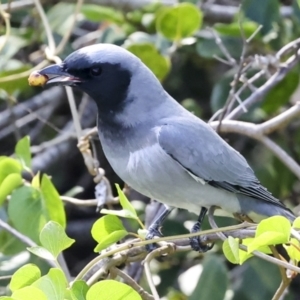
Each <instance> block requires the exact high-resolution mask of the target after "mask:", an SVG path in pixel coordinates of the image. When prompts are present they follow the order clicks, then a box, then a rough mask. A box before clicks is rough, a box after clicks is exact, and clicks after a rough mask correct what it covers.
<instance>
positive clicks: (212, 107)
mask: <svg viewBox="0 0 300 300" xmlns="http://www.w3.org/2000/svg"><path fill="white" fill-rule="evenodd" d="M178 2H184V3H185V6H181V9H183V11H182V12H180V13H179V12H178V11H176V10H174V5H176V4H177V3H178ZM170 9H173V10H170ZM42 12H45V15H43V14H42ZM178 15H179V16H180V17H178ZM43 18H44V20H43ZM45 19H46V23H45ZM178 19H180V20H181V22H182V24H184V25H182V26H181V27H180V29H179V30H178V27H176V24H175V23H174V22H175V21H176V20H178ZM47 20H48V21H47ZM174 20H175V21H174ZM259 25H262V28H261V30H259V31H258V32H256V31H257V30H258V27H259ZM255 32H256V34H255V36H254V37H253V38H252V39H251V42H250V43H249V44H248V45H247V47H246V51H245V53H244V59H245V62H247V60H249V59H250V60H252V61H253V64H252V67H251V69H250V70H249V71H248V72H249V74H248V75H249V76H250V75H251V74H252V75H254V74H256V73H257V72H259V70H262V69H264V68H266V69H267V70H268V72H266V73H267V75H269V76H271V75H272V74H273V73H274V72H275V70H276V68H277V66H278V63H280V62H278V61H277V60H276V57H275V54H276V52H277V51H279V50H280V49H281V48H282V47H284V46H285V45H286V44H288V43H289V42H291V41H293V40H295V39H297V38H298V37H299V33H300V10H299V6H298V3H297V1H292V0H281V1H279V0H245V1H242V3H240V1H237V0H215V1H212V0H207V1H205V0H202V1H196V0H195V1H193V0H191V1H176V0H161V1H150V0H140V1H138V0H119V1H115V0H86V1H85V2H84V3H83V1H82V0H78V1H77V2H75V1H71V0H70V1H47V0H41V1H40V0H19V1H11V2H9V1H3V2H2V4H1V9H0V35H1V36H0V154H1V155H11V154H12V153H13V152H14V147H15V144H16V142H17V141H18V140H19V139H20V138H21V137H23V136H25V135H29V136H30V138H31V145H32V148H31V150H32V153H33V154H34V158H33V161H32V169H33V171H34V172H35V173H36V172H37V171H41V172H43V173H46V174H48V175H51V176H52V180H53V182H54V184H55V186H56V188H57V189H58V191H59V193H60V194H61V195H72V196H76V198H80V199H94V198H95V196H94V187H95V184H94V182H93V178H92V177H91V175H90V174H89V173H88V171H87V169H86V167H85V165H84V162H83V159H82V155H81V153H80V152H79V150H78V148H77V147H76V144H77V139H76V134H75V130H74V126H73V120H72V115H71V113H70V108H69V104H68V101H67V97H66V93H65V90H64V89H62V88H60V87H51V88H45V89H41V88H38V87H37V88H33V87H30V86H28V83H27V77H28V75H29V74H30V72H31V71H32V69H33V68H35V67H36V68H41V67H42V66H45V65H47V64H50V63H51V62H52V63H53V61H55V59H56V56H59V57H60V58H61V59H64V57H66V56H67V55H68V54H69V53H71V52H72V51H74V50H76V49H78V48H80V47H83V46H86V45H91V44H95V43H112V44H116V45H120V46H124V47H126V48H127V49H128V50H130V51H132V52H133V53H134V54H136V55H137V56H139V57H140V58H141V59H142V60H143V61H144V63H146V64H147V65H148V66H149V67H150V68H151V69H152V70H153V72H154V73H155V74H156V76H157V77H158V78H159V79H160V80H161V82H162V84H163V86H164V87H165V89H166V90H167V91H168V93H170V94H171V95H172V96H173V97H174V98H175V99H176V100H178V101H179V102H180V103H181V104H182V105H183V106H185V107H186V108H187V109H189V110H191V111H193V112H194V113H195V114H196V115H197V116H199V117H201V118H202V119H204V120H206V121H208V120H209V119H210V118H211V117H212V116H213V115H214V114H215V113H216V112H218V110H219V109H221V108H222V107H224V105H225V103H226V100H227V98H228V94H229V92H230V89H231V87H232V86H231V83H232V82H233V80H234V76H235V74H236V73H237V70H238V63H235V64H234V63H232V64H228V63H224V62H222V61H221V60H220V59H217V58H216V57H219V58H223V59H226V60H227V61H228V57H226V55H225V54H224V51H222V47H226V49H227V51H228V53H229V54H230V57H231V59H232V61H234V60H235V61H236V62H239V60H240V58H241V55H242V53H243V49H245V38H248V37H250V36H251V35H252V34H254V33H255ZM49 36H50V37H51V36H52V37H53V41H51V38H50V39H49ZM243 37H244V38H243ZM219 39H220V40H221V41H222V44H221V46H220V44H218V41H219ZM297 47H298V46H297ZM297 49H298V48H297ZM297 49H295V50H297ZM51 60H52V61H51ZM267 79H268V76H265V77H263V78H261V79H260V80H259V81H258V82H256V83H255V85H256V86H260V85H261V84H263V83H264V82H265V81H266V80H267ZM299 92H300V91H299V66H296V67H294V68H293V69H292V70H291V71H290V72H289V73H288V74H287V75H286V77H285V78H284V79H283V80H282V81H281V82H280V83H279V84H278V85H277V86H276V87H274V88H273V89H272V90H271V91H269V92H268V94H267V95H266V96H265V97H264V100H263V101H262V102H260V103H259V104H257V105H255V106H253V107H251V109H250V110H249V111H248V112H247V113H246V114H243V115H242V116H241V117H240V119H241V120H245V121H248V122H253V123H262V122H264V121H266V120H268V119H270V118H272V117H274V116H276V115H278V114H280V113H281V112H283V111H285V110H286V109H287V108H289V107H291V106H292V105H293V104H295V103H296V102H297V101H299V100H298V98H299ZM250 94H251V90H250V89H248V91H245V92H243V93H242V94H241V95H240V98H241V99H242V100H243V99H245V98H247V97H248V96H249V95H250ZM75 99H76V104H77V107H78V113H79V116H80V120H81V126H82V128H83V129H85V128H91V127H93V126H95V124H96V114H95V110H96V108H95V104H94V103H93V102H92V101H91V100H90V99H89V98H88V97H87V96H85V95H82V94H81V93H80V92H78V91H76V92H75ZM299 126H300V122H299V120H297V119H295V120H294V121H293V122H291V123H290V124H288V126H286V127H285V128H284V129H281V130H279V131H277V132H276V133H273V134H272V135H271V138H272V140H273V141H275V142H276V143H277V144H278V145H279V146H280V147H282V148H283V149H284V150H285V151H287V152H288V154H289V155H290V156H291V157H292V158H293V159H294V160H295V161H296V162H298V163H299V162H300V147H299V141H300V130H299ZM222 137H223V138H224V139H225V140H226V141H227V142H229V143H230V144H231V145H232V146H233V147H234V148H235V149H237V150H238V151H240V152H241V153H242V154H243V155H244V156H245V157H246V158H247V160H248V162H249V163H250V165H251V166H252V167H253V169H254V170H255V172H256V174H257V175H258V177H259V179H260V180H261V182H262V184H263V185H265V186H266V187H267V188H268V189H269V190H270V191H271V192H272V193H273V194H274V195H275V196H276V197H278V198H279V199H281V200H282V201H283V202H285V204H287V205H288V206H289V207H297V206H298V205H299V195H300V185H299V180H298V178H297V177H296V176H295V175H294V174H293V173H292V172H291V171H290V170H289V169H288V168H287V167H286V166H285V165H284V164H283V163H282V162H281V161H280V160H279V159H278V158H276V157H275V156H274V155H273V154H272V152H270V151H269V150H268V149H267V148H265V147H264V146H263V145H262V144H260V143H258V142H257V141H255V140H251V139H249V138H248V137H245V136H243V135H236V134H226V135H222ZM93 144H94V149H93V150H94V151H95V152H96V154H97V158H98V159H99V162H100V166H101V167H102V168H103V169H104V170H105V171H106V176H107V177H108V179H109V180H110V182H111V183H112V184H113V183H120V184H123V183H122V182H121V181H120V179H119V178H118V177H117V176H116V174H114V172H113V171H112V169H111V168H110V166H109V165H108V163H107V161H106V159H105V157H104V155H103V153H102V150H101V146H100V145H99V142H98V140H97V139H96V138H95V140H93ZM24 176H29V175H28V174H25V175H24ZM29 177H30V176H29ZM27 179H28V178H27ZM130 196H131V199H132V200H133V204H134V206H135V207H136V208H137V209H138V210H139V212H140V214H141V216H142V218H143V215H144V213H145V206H146V204H148V203H149V199H146V198H145V197H143V196H141V195H138V194H137V193H134V191H131V193H130ZM65 209H66V213H67V233H68V235H69V236H70V237H72V238H74V239H76V243H75V244H74V245H73V246H72V247H71V249H69V250H68V251H66V253H65V258H66V261H67V264H68V267H69V269H70V271H71V273H72V274H73V275H75V274H77V273H78V271H80V270H81V268H82V267H83V266H84V265H85V264H87V262H88V261H90V260H91V258H93V257H94V256H95V255H96V254H95V253H94V252H93V248H94V246H95V241H93V239H92V238H91V236H90V229H91V226H92V224H93V222H94V221H95V220H96V219H97V218H99V214H98V213H96V212H95V207H88V206H87V207H82V206H81V207H78V206H75V205H72V204H68V203H67V204H66V205H65ZM296 211H297V208H296ZM0 217H1V218H2V219H4V220H6V219H7V215H6V207H5V205H4V206H3V207H2V208H1V211H0ZM195 220H196V216H195V215H193V214H190V213H188V212H186V211H177V212H174V214H172V215H171V217H170V218H169V220H168V221H167V222H166V223H165V226H164V228H163V233H164V235H172V234H179V233H184V232H187V229H189V228H190V227H191V224H192V223H191V222H194V221H195ZM28 222H30V220H28ZM233 222H235V221H234V220H232V219H230V218H226V217H220V219H219V225H220V226H221V225H228V224H232V223H233ZM127 225H128V226H131V224H127ZM1 236H2V238H1ZM12 239H13V238H12V237H10V238H9V239H8V238H7V236H6V237H5V238H3V234H2V235H1V232H0V251H1V253H2V254H1V255H0V275H7V274H11V273H12V272H13V271H14V270H15V269H16V268H18V267H19V266H20V265H22V264H24V263H25V262H28V261H35V262H36V263H38V264H39V265H40V266H41V267H44V269H46V268H47V265H46V264H44V265H43V262H42V261H38V259H37V258H35V257H31V256H30V255H28V253H27V254H26V253H25V252H24V251H23V250H24V249H25V246H24V245H21V244H20V243H19V244H18V245H17V246H16V243H15V242H12ZM136 270H138V267H136ZM136 270H135V271H136ZM132 272H133V271H132ZM153 273H154V274H155V282H156V283H157V288H158V292H159V294H160V295H161V296H162V297H163V296H164V297H166V299H191V300H196V299H201V300H202V299H203V300H207V299H209V300H218V299H220V300H221V299H228V300H229V299H233V300H240V299H243V300H244V299H245V300H254V299H255V300H266V299H271V298H272V295H273V294H274V292H275V291H276V289H277V287H278V286H279V282H280V273H279V270H278V268H277V267H276V266H274V265H271V264H269V263H267V262H264V261H261V260H258V259H256V258H252V259H250V260H249V261H247V262H246V263H245V264H244V265H242V266H236V265H231V264H230V263H229V262H228V261H226V260H225V258H224V256H223V254H222V250H221V243H220V244H217V245H216V246H215V247H214V249H213V250H212V251H210V252H209V253H206V254H205V255H201V254H198V253H194V252H189V253H177V254H176V255H174V256H171V257H167V258H164V259H161V260H160V261H159V262H157V264H155V266H154V269H153ZM135 276H136V277H135V278H136V279H140V281H141V282H142V284H144V285H145V286H146V283H145V282H144V279H143V276H142V275H140V273H138V272H137V273H136V274H135ZM143 282H144V283H143ZM6 284H7V281H3V280H2V281H0V285H1V286H2V287H3V289H2V292H3V293H5V286H6ZM299 284H300V282H299V278H295V279H294V281H293V283H292V285H291V287H290V289H289V293H288V295H287V296H286V297H285V299H300V296H299V295H300V285H299Z"/></svg>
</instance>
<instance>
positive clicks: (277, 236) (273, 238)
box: [248, 231, 288, 253]
mask: <svg viewBox="0 0 300 300" xmlns="http://www.w3.org/2000/svg"><path fill="white" fill-rule="evenodd" d="M286 242H288V239H287V238H286V235H284V234H283V233H281V232H277V231H268V232H264V233H262V234H260V235H259V236H258V237H255V238H254V239H253V241H252V243H251V244H249V245H248V253H251V252H253V251H254V250H258V249H259V248H260V247H262V246H268V245H277V244H284V243H286Z"/></svg>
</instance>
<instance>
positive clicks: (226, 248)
mask: <svg viewBox="0 0 300 300" xmlns="http://www.w3.org/2000/svg"><path fill="white" fill-rule="evenodd" d="M222 249H223V253H224V255H225V257H226V258H227V259H228V260H229V261H230V262H231V263H233V264H238V263H239V262H240V258H239V239H235V238H233V237H232V236H229V237H228V239H227V240H225V241H224V243H223V245H222Z"/></svg>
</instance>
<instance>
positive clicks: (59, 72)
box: [38, 64, 81, 86]
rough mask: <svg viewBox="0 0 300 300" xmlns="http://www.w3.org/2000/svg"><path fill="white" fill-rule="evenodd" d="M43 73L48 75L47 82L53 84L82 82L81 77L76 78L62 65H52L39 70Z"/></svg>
mask: <svg viewBox="0 0 300 300" xmlns="http://www.w3.org/2000/svg"><path fill="white" fill-rule="evenodd" d="M38 73H39V74H41V75H46V76H47V78H48V80H47V82H46V84H47V85H48V84H52V85H73V86H74V85H77V83H79V82H81V80H80V79H79V78H76V77H74V76H72V75H71V74H69V73H68V72H65V71H64V70H63V68H62V66H61V65H59V64H57V65H51V66H48V67H46V68H44V69H42V70H40V71H38Z"/></svg>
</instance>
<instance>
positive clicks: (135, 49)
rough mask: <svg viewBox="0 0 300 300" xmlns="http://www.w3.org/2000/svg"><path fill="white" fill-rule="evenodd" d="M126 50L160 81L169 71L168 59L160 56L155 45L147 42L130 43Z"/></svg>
mask: <svg viewBox="0 0 300 300" xmlns="http://www.w3.org/2000/svg"><path fill="white" fill-rule="evenodd" d="M126 48H127V50H128V51H130V52H131V53H133V54H134V55H136V56H137V57H139V58H140V59H141V61H142V62H143V63H144V64H145V65H146V66H147V67H148V68H149V69H150V70H151V71H152V72H153V73H154V75H155V76H156V77H157V78H158V79H159V80H160V81H162V80H163V79H164V78H165V77H166V76H167V74H168V73H169V71H170V60H169V58H168V57H164V56H162V55H161V54H160V53H159V52H158V50H157V49H156V47H155V46H154V45H153V44H151V43H147V42H143V43H136V44H130V45H128V46H126Z"/></svg>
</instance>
